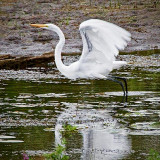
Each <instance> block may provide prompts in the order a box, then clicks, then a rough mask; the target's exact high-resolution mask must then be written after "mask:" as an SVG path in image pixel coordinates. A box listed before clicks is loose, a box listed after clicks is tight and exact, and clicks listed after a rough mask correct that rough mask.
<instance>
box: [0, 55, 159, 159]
mask: <svg viewBox="0 0 160 160" xmlns="http://www.w3.org/2000/svg"><path fill="white" fill-rule="evenodd" d="M144 55H147V56H144ZM144 55H143V54H142V55H140V54H134V55H132V54H129V53H128V54H126V55H122V56H121V57H120V58H121V59H123V60H126V61H128V62H129V65H128V66H125V67H123V68H121V69H120V70H117V71H113V72H112V73H111V75H114V76H121V77H126V79H127V81H128V90H129V96H128V102H127V103H123V102H122V100H123V92H122V89H121V87H120V86H119V85H118V84H116V83H114V82H112V81H108V80H77V81H71V80H68V79H66V78H64V77H63V76H61V74H60V73H59V72H58V71H57V69H56V68H55V67H53V68H52V70H48V71H46V70H43V68H42V69H41V71H39V69H38V68H28V69H27V70H19V71H13V70H1V71H0V159H3V160H8V159H13V160H17V159H23V157H22V154H23V153H25V154H27V155H28V156H29V157H31V158H32V159H37V160H38V159H44V158H43V154H44V153H50V152H53V150H54V149H55V146H56V144H61V143H62V139H63V138H64V137H63V134H62V130H63V125H64V124H66V123H67V124H71V125H72V126H77V129H78V131H77V132H76V133H74V134H73V135H72V136H69V137H65V139H66V142H67V144H66V153H67V155H68V156H69V157H70V159H73V160H79V159H83V160H86V159H87V160H100V159H104V160H106V159H107V160H112V159H114V160H116V159H123V160H127V159H128V160H130V159H146V157H147V156H148V154H149V151H150V150H151V149H153V150H155V151H158V152H160V121H159V119H160V81H159V80H160V55H159V54H157V53H156V54H155V53H149V54H146V53H144ZM76 58H77V57H73V56H72V57H65V60H66V61H67V60H69V61H72V60H75V59H76ZM50 65H51V66H52V64H50Z"/></svg>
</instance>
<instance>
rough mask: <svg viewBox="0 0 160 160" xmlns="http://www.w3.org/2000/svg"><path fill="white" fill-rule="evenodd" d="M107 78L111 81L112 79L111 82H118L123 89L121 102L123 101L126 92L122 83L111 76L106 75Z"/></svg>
mask: <svg viewBox="0 0 160 160" xmlns="http://www.w3.org/2000/svg"><path fill="white" fill-rule="evenodd" d="M107 79H108V80H111V81H113V82H116V83H118V84H120V85H121V87H122V90H123V93H124V96H123V100H122V102H124V97H125V96H126V93H125V90H124V85H123V83H122V82H121V81H118V80H117V79H114V78H112V77H108V78H107ZM126 101H127V98H126Z"/></svg>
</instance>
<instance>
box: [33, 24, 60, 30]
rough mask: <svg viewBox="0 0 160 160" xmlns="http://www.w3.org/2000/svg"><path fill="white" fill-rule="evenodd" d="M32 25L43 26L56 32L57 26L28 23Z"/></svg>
mask: <svg viewBox="0 0 160 160" xmlns="http://www.w3.org/2000/svg"><path fill="white" fill-rule="evenodd" d="M30 25H31V26H32V27H37V28H43V29H47V30H51V31H55V32H57V29H58V27H57V26H56V25H54V24H30Z"/></svg>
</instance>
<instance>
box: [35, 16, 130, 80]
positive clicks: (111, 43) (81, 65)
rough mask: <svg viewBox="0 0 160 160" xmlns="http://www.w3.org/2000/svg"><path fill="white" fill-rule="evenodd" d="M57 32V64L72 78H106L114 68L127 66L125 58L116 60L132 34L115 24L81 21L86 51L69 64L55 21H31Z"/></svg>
mask: <svg viewBox="0 0 160 160" xmlns="http://www.w3.org/2000/svg"><path fill="white" fill-rule="evenodd" d="M32 26H34V27H41V28H44V29H48V30H51V31H54V32H56V33H57V34H58V36H59V42H58V44H57V46H56V48H55V63H56V66H57V68H58V70H59V71H60V72H61V73H62V74H63V75H64V76H66V77H68V78H69V79H77V78H106V77H107V76H108V74H109V73H110V72H111V71H112V70H113V69H117V68H119V67H121V66H122V65H125V64H126V62H124V61H115V57H116V56H117V55H118V53H119V50H122V49H124V47H125V46H126V45H127V41H130V36H131V35H130V33H129V32H127V31H126V30H124V29H122V28H121V27H118V26H116V25H114V24H112V23H109V22H105V21H102V20H98V19H91V20H87V21H84V22H83V23H81V24H80V27H79V30H80V34H81V37H82V41H83V51H82V55H81V57H80V59H79V60H78V61H77V62H74V63H72V64H70V65H69V66H66V65H64V64H63V62H62V60H61V52H62V49H63V46H64V44H65V36H64V34H63V32H62V31H61V30H60V28H59V27H57V26H56V25H54V24H45V25H41V24H32Z"/></svg>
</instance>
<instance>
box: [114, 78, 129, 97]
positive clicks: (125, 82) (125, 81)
mask: <svg viewBox="0 0 160 160" xmlns="http://www.w3.org/2000/svg"><path fill="white" fill-rule="evenodd" d="M113 78H116V79H120V80H123V81H124V84H125V88H126V95H128V87H127V80H126V78H122V77H117V76H113Z"/></svg>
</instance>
